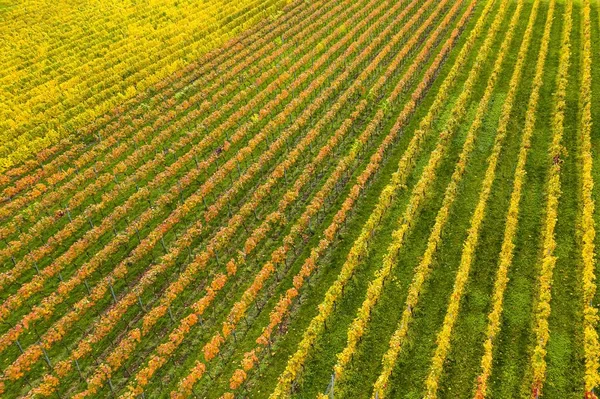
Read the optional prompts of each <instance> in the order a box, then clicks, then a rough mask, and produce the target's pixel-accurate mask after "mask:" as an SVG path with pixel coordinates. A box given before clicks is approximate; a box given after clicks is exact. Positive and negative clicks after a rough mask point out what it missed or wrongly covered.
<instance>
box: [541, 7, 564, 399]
mask: <svg viewBox="0 0 600 399" xmlns="http://www.w3.org/2000/svg"><path fill="white" fill-rule="evenodd" d="M572 11H573V1H572V0H567V3H566V7H565V12H564V17H563V21H564V22H563V27H562V33H561V35H562V37H561V45H560V54H559V63H558V75H557V87H556V92H555V94H554V110H553V115H552V122H551V123H552V143H551V146H550V154H549V155H550V156H549V157H548V162H549V163H550V167H549V171H548V180H547V187H546V194H547V198H546V215H545V220H544V226H543V237H544V242H543V252H542V259H541V260H540V275H539V283H538V291H539V292H538V298H537V304H536V309H535V321H534V323H535V324H534V331H533V332H534V335H535V342H536V344H535V348H534V349H533V353H532V355H531V368H532V372H533V381H532V385H531V397H532V398H538V397H539V395H541V390H542V387H543V385H544V381H545V379H546V367H547V366H546V344H547V343H548V339H549V337H550V331H549V326H548V317H549V316H550V301H551V299H552V275H553V271H554V266H555V265H556V256H555V255H554V250H555V248H556V239H555V228H556V222H557V219H558V202H559V199H560V194H561V184H560V171H561V163H562V160H561V155H562V154H563V152H564V147H563V144H562V136H563V131H564V118H565V115H564V111H565V108H566V101H565V97H566V91H567V84H568V82H569V64H570V59H571V48H570V46H571V28H572V24H573V21H572V19H571V13H572Z"/></svg>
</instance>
